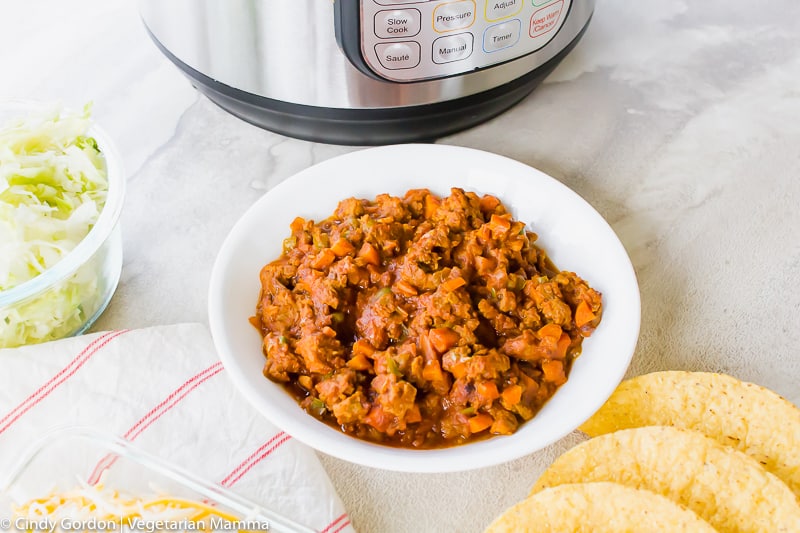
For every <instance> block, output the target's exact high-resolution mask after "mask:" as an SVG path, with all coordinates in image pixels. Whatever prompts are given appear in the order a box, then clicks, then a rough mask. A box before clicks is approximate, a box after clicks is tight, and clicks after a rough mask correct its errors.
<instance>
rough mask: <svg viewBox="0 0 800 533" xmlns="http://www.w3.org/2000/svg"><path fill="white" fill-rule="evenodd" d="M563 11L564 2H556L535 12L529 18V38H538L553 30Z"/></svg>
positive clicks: (559, 0) (561, 0) (560, 0)
mask: <svg viewBox="0 0 800 533" xmlns="http://www.w3.org/2000/svg"><path fill="white" fill-rule="evenodd" d="M563 9H564V0H558V2H555V3H554V4H550V5H549V6H547V7H543V8H542V9H540V10H538V11H536V12H535V13H534V14H533V15H532V16H531V31H530V35H531V37H539V36H540V35H544V34H545V33H547V32H549V31H550V30H552V29H553V28H555V27H556V24H558V20H559V19H560V18H561V11H562V10H563Z"/></svg>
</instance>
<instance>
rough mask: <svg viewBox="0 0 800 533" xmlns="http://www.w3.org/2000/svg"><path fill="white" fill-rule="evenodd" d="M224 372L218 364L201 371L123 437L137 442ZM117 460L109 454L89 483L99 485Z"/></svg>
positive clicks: (99, 464)
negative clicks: (152, 426)
mask: <svg viewBox="0 0 800 533" xmlns="http://www.w3.org/2000/svg"><path fill="white" fill-rule="evenodd" d="M222 370H223V366H222V363H220V362H216V363H214V364H213V365H211V366H210V367H208V368H206V369H204V370H201V371H200V372H198V373H197V374H195V375H194V376H192V377H190V378H189V379H187V380H186V381H185V382H184V383H183V385H181V386H180V387H178V388H177V389H175V390H174V391H173V392H171V393H170V394H169V395H168V396H167V397H166V398H164V399H163V400H162V401H161V402H159V403H158V405H156V406H155V407H153V408H152V409H151V410H150V411H148V413H147V414H146V415H144V416H143V417H142V418H140V419H139V421H137V422H136V423H135V424H134V425H133V426H131V428H130V429H129V430H128V431H126V432H125V434H124V435H123V437H124V438H125V439H126V440H129V441H132V440H135V439H136V437H138V436H139V435H141V434H142V433H143V432H144V430H146V429H147V428H148V427H150V426H151V425H152V424H153V423H154V422H155V421H156V420H158V419H159V418H161V417H162V416H164V414H166V413H167V412H168V411H169V410H170V409H172V408H173V407H175V406H176V405H177V404H178V403H179V402H180V401H181V400H183V399H184V398H185V397H186V396H187V395H188V394H189V393H190V392H192V391H193V390H194V389H196V388H197V387H199V386H200V385H201V384H203V383H204V382H205V381H207V380H208V379H210V378H212V377H214V376H216V375H217V374H219V373H220V372H222ZM117 459H118V456H117V455H114V454H108V455H106V456H105V457H103V458H102V459H100V461H99V462H98V463H97V465H96V466H95V467H94V470H92V474H91V475H90V476H89V479H88V483H89V484H90V485H94V484H95V483H97V482H98V481H99V480H100V475H101V474H102V473H103V471H105V470H107V469H109V468H111V466H112V465H113V464H114V463H115V462H117Z"/></svg>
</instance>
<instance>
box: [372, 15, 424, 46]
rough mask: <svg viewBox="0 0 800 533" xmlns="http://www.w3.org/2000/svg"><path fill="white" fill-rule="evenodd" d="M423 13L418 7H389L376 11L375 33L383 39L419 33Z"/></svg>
mask: <svg viewBox="0 0 800 533" xmlns="http://www.w3.org/2000/svg"><path fill="white" fill-rule="evenodd" d="M421 25H422V15H421V14H420V12H419V10H417V9H389V10H386V11H378V12H377V13H375V35H377V36H378V37H381V38H382V39H391V38H392V37H413V36H415V35H416V34H418V33H419V30H420V27H421Z"/></svg>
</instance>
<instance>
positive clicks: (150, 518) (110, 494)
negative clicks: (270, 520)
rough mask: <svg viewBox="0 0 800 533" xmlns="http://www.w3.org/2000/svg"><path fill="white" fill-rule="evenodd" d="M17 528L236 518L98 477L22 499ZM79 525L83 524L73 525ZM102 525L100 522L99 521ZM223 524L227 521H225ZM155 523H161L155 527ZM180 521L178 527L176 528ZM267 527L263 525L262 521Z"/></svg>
mask: <svg viewBox="0 0 800 533" xmlns="http://www.w3.org/2000/svg"><path fill="white" fill-rule="evenodd" d="M14 515H15V520H14V521H13V523H14V524H15V525H17V526H19V525H22V526H23V527H22V528H20V527H17V529H22V530H27V531H32V530H34V529H41V528H40V527H39V526H38V525H39V524H42V523H47V524H52V528H48V529H49V531H51V532H57V531H71V532H72V531H89V530H93V531H97V530H99V529H105V530H108V529H117V530H143V531H147V533H155V532H157V531H170V532H174V531H176V530H184V531H185V530H191V531H203V530H206V531H210V530H212V529H225V530H228V529H235V530H239V529H240V528H239V527H236V526H237V525H238V524H241V523H242V522H241V521H240V520H239V518H237V517H236V516H233V515H232V514H230V513H227V512H224V511H222V510H220V509H218V508H216V507H214V506H213V505H209V504H207V503H202V502H197V501H192V500H187V499H182V498H176V497H172V496H167V495H156V496H154V497H151V498H141V497H138V496H134V495H131V494H127V493H124V492H120V491H119V490H116V489H113V488H110V487H107V486H106V485H105V483H104V481H103V480H102V479H101V480H100V481H99V482H98V483H97V484H95V485H90V484H88V483H85V482H80V483H79V486H78V487H76V488H74V489H72V490H69V491H66V492H57V491H54V492H52V493H50V494H49V495H47V496H45V497H42V498H36V499H33V500H30V501H28V502H27V503H25V504H23V505H19V506H16V507H15V508H14ZM81 524H84V525H86V527H84V528H80V527H76V526H79V525H81ZM99 524H102V527H101V526H99ZM226 524H227V525H226ZM158 526H161V527H158ZM180 526H182V527H180ZM264 526H265V528H268V525H267V524H264Z"/></svg>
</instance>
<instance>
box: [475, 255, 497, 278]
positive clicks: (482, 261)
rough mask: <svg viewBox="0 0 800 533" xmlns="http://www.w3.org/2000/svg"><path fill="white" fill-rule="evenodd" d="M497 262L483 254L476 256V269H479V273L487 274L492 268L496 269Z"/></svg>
mask: <svg viewBox="0 0 800 533" xmlns="http://www.w3.org/2000/svg"><path fill="white" fill-rule="evenodd" d="M495 266H496V265H495V262H494V260H492V259H487V258H486V257H483V256H480V255H478V256H475V270H477V271H478V274H480V275H481V276H485V275H486V274H488V273H489V272H491V271H492V270H494V267H495Z"/></svg>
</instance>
